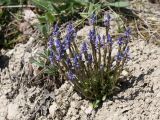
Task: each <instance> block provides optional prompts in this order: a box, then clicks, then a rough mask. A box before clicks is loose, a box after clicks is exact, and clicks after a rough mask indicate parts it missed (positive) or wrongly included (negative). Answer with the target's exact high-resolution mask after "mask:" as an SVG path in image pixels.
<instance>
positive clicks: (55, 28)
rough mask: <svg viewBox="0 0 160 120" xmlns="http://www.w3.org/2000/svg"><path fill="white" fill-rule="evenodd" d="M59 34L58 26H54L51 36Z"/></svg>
mask: <svg viewBox="0 0 160 120" xmlns="http://www.w3.org/2000/svg"><path fill="white" fill-rule="evenodd" d="M59 33H60V32H59V27H58V24H55V26H54V29H53V33H52V35H53V36H58V35H59Z"/></svg>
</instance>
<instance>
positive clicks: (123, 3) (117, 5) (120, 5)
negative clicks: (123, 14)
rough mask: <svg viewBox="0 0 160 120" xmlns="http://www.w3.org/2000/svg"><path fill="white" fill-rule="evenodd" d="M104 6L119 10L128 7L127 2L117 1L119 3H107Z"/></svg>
mask: <svg viewBox="0 0 160 120" xmlns="http://www.w3.org/2000/svg"><path fill="white" fill-rule="evenodd" d="M105 5H107V6H113V7H119V8H121V7H128V6H129V2H127V1H119V2H114V3H107V4H105Z"/></svg>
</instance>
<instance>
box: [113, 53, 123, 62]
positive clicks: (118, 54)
mask: <svg viewBox="0 0 160 120" xmlns="http://www.w3.org/2000/svg"><path fill="white" fill-rule="evenodd" d="M115 59H116V61H121V60H123V54H122V53H119V52H118V53H117V55H116V57H115Z"/></svg>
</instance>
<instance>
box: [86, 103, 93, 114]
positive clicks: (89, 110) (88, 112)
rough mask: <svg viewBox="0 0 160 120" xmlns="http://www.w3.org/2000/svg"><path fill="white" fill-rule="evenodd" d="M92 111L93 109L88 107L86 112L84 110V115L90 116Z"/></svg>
mask: <svg viewBox="0 0 160 120" xmlns="http://www.w3.org/2000/svg"><path fill="white" fill-rule="evenodd" d="M92 111H93V107H92V106H91V105H90V106H89V107H88V108H87V109H86V110H85V113H86V114H91V113H92Z"/></svg>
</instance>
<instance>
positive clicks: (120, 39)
mask: <svg viewBox="0 0 160 120" xmlns="http://www.w3.org/2000/svg"><path fill="white" fill-rule="evenodd" d="M117 43H118V45H119V46H121V45H122V44H123V43H124V42H123V38H122V37H120V38H118V42H117Z"/></svg>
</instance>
